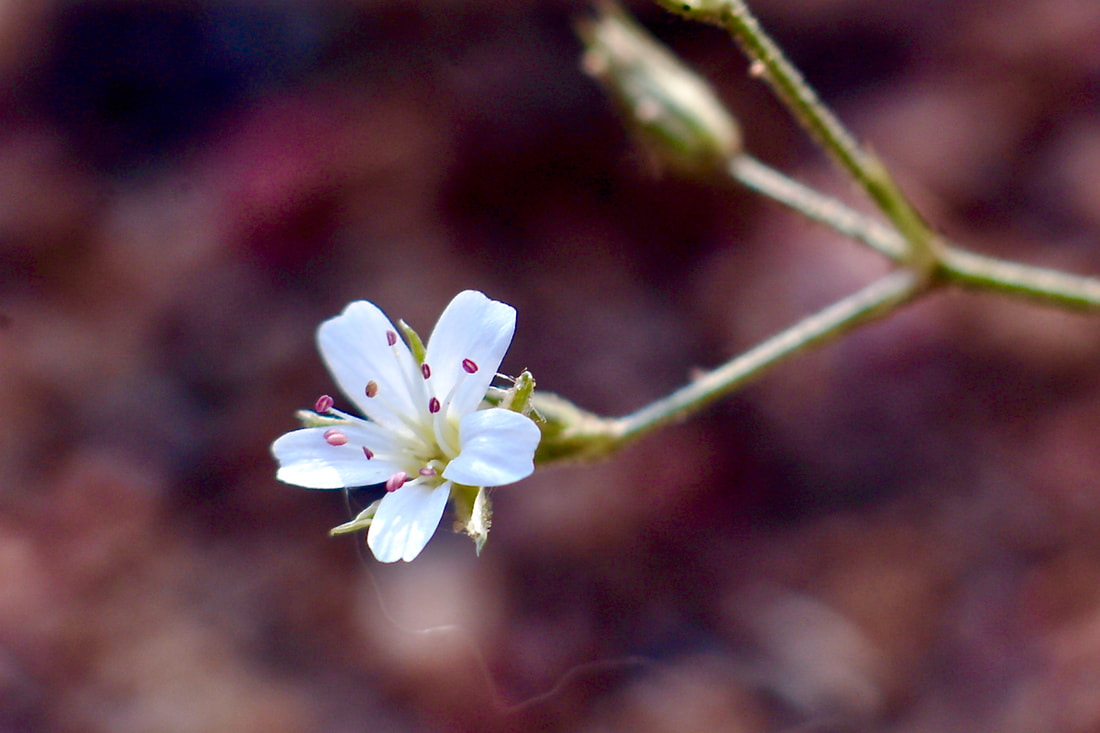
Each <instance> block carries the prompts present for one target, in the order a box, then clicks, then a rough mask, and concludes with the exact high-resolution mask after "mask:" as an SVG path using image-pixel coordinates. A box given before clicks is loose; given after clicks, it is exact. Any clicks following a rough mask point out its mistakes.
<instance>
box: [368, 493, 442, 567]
mask: <svg viewBox="0 0 1100 733" xmlns="http://www.w3.org/2000/svg"><path fill="white" fill-rule="evenodd" d="M450 493H451V484H450V482H449V481H444V482H443V483H442V484H441V485H440V486H439V487H437V488H434V489H433V488H431V487H427V486H422V485H420V484H416V483H411V484H405V485H404V486H402V487H401V488H400V489H398V490H397V491H391V492H390V493H388V494H386V495H385V496H384V497H382V503H381V504H380V505H379V506H378V512H377V513H376V514H375V515H374V520H373V521H372V522H371V525H370V530H369V531H368V532H367V546H368V547H370V549H371V552H373V553H374V556H375V557H376V558H378V559H379V560H380V561H381V562H396V561H397V560H404V561H405V562H408V561H409V560H412V559H413V558H415V557H416V556H417V555H419V554H420V551H421V550H423V549H424V545H426V544H428V540H429V539H431V537H432V534H433V533H434V532H435V528H436V527H438V526H439V520H440V519H441V518H442V517H443V510H444V509H445V508H446V506H447V497H448V496H450Z"/></svg>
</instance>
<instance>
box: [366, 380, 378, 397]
mask: <svg viewBox="0 0 1100 733" xmlns="http://www.w3.org/2000/svg"><path fill="white" fill-rule="evenodd" d="M366 392H367V397H374V396H375V395H377V394H378V382H376V381H374V380H373V379H372V380H370V381H369V382H367V389H366Z"/></svg>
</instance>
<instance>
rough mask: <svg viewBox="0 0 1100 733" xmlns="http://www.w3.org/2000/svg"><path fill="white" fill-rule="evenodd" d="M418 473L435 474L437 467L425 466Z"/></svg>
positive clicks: (422, 474)
mask: <svg viewBox="0 0 1100 733" xmlns="http://www.w3.org/2000/svg"><path fill="white" fill-rule="evenodd" d="M417 473H419V474H420V475H421V476H434V475H435V469H434V468H432V467H431V466H425V467H424V468H422V469H420V470H419V471H417Z"/></svg>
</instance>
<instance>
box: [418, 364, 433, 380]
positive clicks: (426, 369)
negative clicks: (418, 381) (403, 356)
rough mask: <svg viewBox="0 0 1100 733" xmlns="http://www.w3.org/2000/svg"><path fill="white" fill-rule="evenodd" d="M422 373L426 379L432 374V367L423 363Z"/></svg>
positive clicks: (421, 366)
mask: <svg viewBox="0 0 1100 733" xmlns="http://www.w3.org/2000/svg"><path fill="white" fill-rule="evenodd" d="M420 373H421V374H423V375H424V379H427V378H428V377H430V376H432V368H431V367H430V366H428V365H427V364H421V365H420Z"/></svg>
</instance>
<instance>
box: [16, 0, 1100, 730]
mask: <svg viewBox="0 0 1100 733" xmlns="http://www.w3.org/2000/svg"><path fill="white" fill-rule="evenodd" d="M632 7H633V9H634V10H636V11H637V12H638V13H639V14H640V16H641V18H642V20H643V21H644V22H645V23H646V24H647V25H649V27H651V28H652V29H653V30H654V31H655V32H657V33H658V35H660V36H661V37H663V38H664V39H665V40H667V41H668V42H670V43H671V44H672V45H673V46H674V47H675V48H676V49H677V50H679V51H680V52H681V53H682V54H683V55H684V56H686V57H687V58H689V59H691V61H692V62H693V63H694V64H696V65H697V67H698V68H700V69H702V70H703V71H704V72H705V73H706V74H707V75H708V76H709V78H711V79H712V80H714V82H715V84H716V86H717V88H718V89H719V92H720V94H721V96H722V97H723V98H724V99H725V100H727V101H728V102H729V103H730V104H732V105H733V107H734V108H735V109H736V110H737V112H738V114H739V116H740V119H741V121H742V123H743V125H744V129H745V136H746V138H747V141H748V145H749V148H750V149H751V150H752V151H753V152H754V153H755V154H756V155H758V156H759V157H761V158H763V159H764V160H766V161H768V162H770V163H772V164H774V165H776V166H778V167H780V168H782V169H784V170H787V171H789V172H791V173H792V174H794V175H796V176H797V177H799V178H801V179H802V180H805V181H808V182H811V183H813V184H815V185H818V186H820V187H822V188H824V189H825V190H828V191H830V192H832V193H835V194H837V195H840V196H842V197H845V198H846V199H848V200H850V201H853V202H856V203H860V205H862V200H861V198H860V196H859V194H858V192H856V191H855V190H854V189H853V188H852V186H851V185H850V184H849V183H847V182H846V181H845V180H844V179H843V178H841V177H840V176H839V175H838V174H836V173H835V172H834V170H833V169H832V167H831V166H830V164H829V163H828V161H826V160H825V159H824V158H823V156H822V155H821V154H820V153H819V152H817V151H816V150H815V148H814V147H813V146H812V145H811V144H810V143H808V142H807V141H806V139H805V138H804V137H803V136H802V135H801V134H800V132H799V131H798V130H797V129H796V128H795V127H794V125H793V124H792V123H791V121H790V119H789V118H788V117H787V116H786V115H785V114H784V112H783V110H782V109H781V108H780V107H779V106H778V105H777V104H776V103H775V102H774V101H773V100H772V99H771V97H770V96H769V94H768V92H767V91H766V89H765V88H764V87H763V86H762V85H761V84H760V83H759V82H758V81H755V80H752V79H751V78H750V77H749V76H748V75H747V73H746V64H745V62H744V60H743V59H742V58H741V56H740V55H739V54H738V52H736V51H735V50H734V49H733V48H732V46H731V44H730V43H729V42H728V39H727V38H726V37H725V36H724V35H723V34H722V33H721V32H719V31H718V30H716V29H712V28H706V27H702V26H696V25H694V24H691V23H687V22H685V21H682V20H678V19H674V18H672V17H670V16H667V15H666V14H664V13H663V12H662V11H660V10H659V9H657V8H655V7H651V6H649V5H646V4H637V3H636V4H634V5H633V6H632ZM755 7H756V9H757V10H758V12H759V13H760V15H761V17H762V20H763V22H764V23H765V24H766V25H767V26H768V27H769V28H771V29H772V30H773V31H774V33H775V35H776V36H777V38H778V39H779V41H780V42H781V43H782V44H784V45H785V46H786V48H787V49H788V50H789V51H790V53H791V55H792V56H793V57H794V59H795V60H796V61H797V62H798V63H799V64H800V65H801V66H802V67H803V69H804V70H805V72H806V74H807V76H808V77H809V79H810V80H811V81H812V82H813V83H815V84H816V85H817V86H818V88H819V90H820V91H821V92H822V94H823V96H824V97H825V98H826V99H828V100H829V101H830V102H831V103H832V105H833V106H834V107H835V109H836V110H837V111H838V112H839V114H840V115H841V117H842V118H844V119H845V120H846V121H847V122H849V123H850V124H851V126H852V127H853V129H854V130H855V131H856V132H857V133H858V134H859V135H860V136H861V137H862V138H864V139H867V140H869V141H870V142H871V144H872V145H873V146H874V148H875V149H876V150H877V151H879V152H880V153H881V155H882V156H883V158H884V159H885V160H886V161H887V162H888V163H889V165H890V166H891V168H892V170H893V171H894V172H895V173H896V174H897V176H898V177H899V179H900V180H901V181H902V182H903V185H904V187H905V188H906V190H907V191H908V192H909V193H910V194H911V195H912V196H913V198H914V200H916V201H917V202H918V203H919V206H920V208H921V209H922V211H924V212H925V213H926V215H927V217H928V218H929V220H930V221H931V222H933V223H934V225H935V226H936V227H937V228H939V229H940V230H942V231H944V232H945V233H947V234H949V235H950V236H952V237H955V238H957V239H959V240H961V241H963V242H966V243H967V244H968V245H969V246H972V247H973V248H975V249H978V250H981V251H985V252H990V253H995V254H998V255H1001V256H1005V257H1009V258H1015V259H1019V260H1022V261H1028V262H1034V263H1040V264H1045V265H1050V266H1054V267H1059V268H1064V269H1066V270H1071V271H1075V272H1081V273H1092V274H1100V248H1098V244H1100V43H1097V39H1098V38H1100V4H1097V3H1096V2H1094V0H1023V1H1022V2H1021V1H1018V0H1017V1H1012V2H1009V1H1008V0H1001V1H993V0H988V1H984V2H981V1H977V0H968V1H965V2H942V1H938V0H937V1H934V2H924V3H911V2H895V1H893V0H891V1H889V2H883V1H880V0H875V1H871V0H866V1H863V2H861V1H859V0H815V1H814V2H808V1H807V0H761V1H760V2H757V3H755ZM586 10H587V9H586V6H585V5H584V4H583V3H580V2H564V1H559V2H531V1H528V2H479V1H478V2H475V1H471V2H447V1H446V0H437V1H435V2H380V1H374V2H366V1H362V0H360V1H355V0H344V1H343V2H338V1H336V0H332V1H330V2H320V1H317V2H289V1H287V2H278V1H276V0H268V1H267V2H240V3H233V2H218V3H215V2H211V3H202V4H200V3H186V2H148V3H137V2H134V3H124V2H102V3H92V2H60V0H55V1H52V2H50V1H47V2H42V1H41V0H12V1H10V2H5V3H2V4H0V89H2V102H0V411H2V414H3V420H2V423H0V425H2V427H0V730H4V731H21V732H24V731H25V732H31V733H33V732H36V731H88V732H93V733H94V732H98V731H103V732H108V731H109V732H111V733H130V732H137V731H183V732H187V731H195V732H196V733H198V732H205V731H242V732H246V733H247V732H250V731H256V732H257V733H259V732H261V731H262V732H263V733H280V732H284V731H285V732H294V731H361V730H370V731H386V732H389V731H395V732H400V731H465V730H470V731H473V730H477V731H508V730H546V731H592V732H597V731H627V730H629V731H643V732H644V731H675V732H676V733H687V732H689V731H707V732H709V731H718V730H720V731H746V732H748V731H786V730H798V731H889V732H897V733H903V732H904V733H918V732H921V733H923V732H925V731H928V732H932V731H937V732H938V731H956V732H957V731H992V730H996V731H999V732H1001V733H1014V732H1018V733H1027V732H1031V731H1047V732H1061V731H1067V732H1068V731H1094V730H1098V729H1100V317H1086V316H1081V315H1072V314H1063V313H1060V312H1055V311H1052V310H1049V309H1043V308H1039V307H1034V306H1032V305H1028V304H1021V303H1019V302H1010V301H1008V300H1005V299H1002V298H999V297H995V296H989V295H977V294H966V293H954V292H953V293H944V294H940V295H936V296H934V297H931V298H929V299H927V300H926V301H922V302H921V303H919V304H917V305H915V306H913V307H910V308H908V309H907V310H905V311H904V312H903V313H900V314H898V315H897V316H896V317H893V318H891V319H889V320H888V321H886V322H883V323H880V324H876V325H874V326H871V327H869V328H866V329H865V330H862V331H860V332H859V333H857V334H855V335H853V336H850V337H848V338H845V339H843V340H842V341H840V342H838V343H836V344H834V345H833V346H830V347H828V348H826V349H824V350H821V351H819V352H816V353H814V354H812V355H809V356H806V357H803V358H799V359H797V360H795V361H794V362H792V363H790V364H788V365H785V366H784V367H783V368H781V369H779V370H778V371H776V372H775V373H773V374H772V375H770V376H768V377H767V378H766V379H764V380H762V381H760V382H759V383H757V384H756V385H754V386H752V387H751V388H748V389H746V390H744V391H742V392H741V393H739V394H738V395H736V396H735V397H733V398H731V399H729V400H726V401H724V402H723V403H721V404H720V405H719V406H717V407H715V408H713V409H711V410H710V411H708V412H707V413H706V414H705V415H704V416H702V417H700V418H698V419H694V420H691V421H689V422H686V423H684V424H682V425H680V426H677V427H674V428H671V429H668V430H666V431H663V432H661V433H660V434H657V435H654V436H652V437H650V438H648V439H646V440H644V441H642V442H641V443H639V444H638V445H636V446H634V447H633V448H631V449H630V450H628V451H626V452H624V453H623V454H621V455H619V456H618V457H616V458H615V459H613V460H610V461H607V462H606V463H602V464H597V465H593V466H579V467H567V468H560V469H548V470H545V471H539V472H538V473H537V474H536V475H535V476H533V477H531V478H530V479H528V480H526V481H524V482H522V483H520V484H518V485H515V486H511V487H507V488H502V489H500V490H498V491H497V492H496V493H495V507H496V514H495V522H494V526H493V533H492V537H491V538H490V541H489V543H488V544H487V545H486V548H485V551H484V552H483V554H482V557H481V558H480V559H477V558H475V557H474V553H473V546H472V544H471V543H470V542H469V540H467V539H465V538H464V537H460V536H456V535H452V534H451V533H450V532H449V531H447V530H446V528H444V530H443V531H441V532H440V534H439V535H438V536H437V537H436V538H435V539H434V540H433V541H432V542H431V543H430V544H429V545H428V548H427V549H426V550H425V552H424V553H423V555H422V556H421V557H420V558H419V559H417V560H416V562H414V563H412V564H408V565H406V564H399V565H395V566H382V565H379V564H377V563H375V562H373V561H371V560H367V561H364V560H362V559H361V558H360V557H359V555H358V554H357V551H356V547H355V543H354V542H353V541H352V540H350V539H346V538H345V539H341V540H333V539H329V538H328V537H327V535H326V532H327V530H328V528H330V527H331V526H334V525H335V524H337V523H339V522H341V521H344V520H345V519H347V512H348V510H347V508H346V507H345V506H344V503H343V500H342V498H341V496H340V495H339V494H338V493H336V492H331V493H327V492H310V491H306V490H303V489H298V488H294V487H289V486H285V485H282V484H279V483H277V482H276V481H275V479H274V465H273V461H272V459H271V457H270V455H269V452H268V451H269V449H268V446H269V444H270V443H271V441H272V440H273V439H274V438H275V437H277V436H278V435H279V434H281V433H283V432H285V431H287V430H289V429H292V428H293V427H295V423H294V421H293V419H292V413H293V411H294V410H295V409H297V408H300V407H306V406H308V405H311V404H312V402H313V400H314V399H315V397H316V396H317V395H318V394H321V393H323V392H330V391H332V390H333V385H332V381H331V379H330V378H329V376H328V375H327V374H326V373H325V371H324V368H323V367H322V365H321V363H320V360H319V358H318V356H317V354H316V351H315V348H314V345H313V332H314V329H315V327H316V325H317V324H318V323H319V322H320V321H321V320H322V319H324V318H326V317H329V316H331V315H334V314H335V313H337V312H339V311H340V309H342V307H343V306H344V305H345V304H346V303H347V302H348V301H350V300H353V299H358V298H366V299H370V300H372V301H374V302H375V303H377V304H379V305H380V306H381V307H382V308H383V309H384V310H386V311H387V313H389V314H390V315H391V316H393V317H403V318H405V319H406V320H407V321H409V322H410V323H412V324H413V325H414V326H416V327H418V328H420V329H421V330H422V332H425V333H426V332H427V331H428V330H430V327H431V325H432V323H433V322H434V319H435V317H436V316H437V314H438V313H439V311H440V310H441V308H442V307H443V306H444V305H445V304H446V302H447V301H448V300H449V299H450V298H451V296H452V295H453V294H454V293H455V292H457V291H458V290H461V289H464V288H470V287H472V288H478V289H482V290H484V291H485V292H486V293H488V294H489V295H491V296H492V297H495V298H497V299H500V300H504V301H506V302H508V303H511V304H513V305H515V306H516V307H517V308H518V311H519V327H518V331H517V335H516V339H515V342H514V343H513V346H512V349H511V351H510V353H509V356H508V358H507V360H506V362H505V365H504V369H505V371H509V372H512V373H515V372H518V371H519V370H521V369H523V368H524V367H528V368H530V369H531V370H532V371H533V372H534V374H535V375H536V377H537V378H538V380H539V385H540V387H541V388H545V389H548V390H553V391H558V392H561V393H563V394H565V395H567V396H568V397H570V398H572V399H573V400H575V401H576V402H578V403H579V404H581V405H582V406H585V407H588V408H590V409H594V410H597V411H600V412H604V413H609V414H622V413H625V412H627V411H629V410H632V409H634V408H637V407H639V406H641V405H643V404H644V403H645V402H646V401H648V400H650V399H653V398H655V397H657V396H659V395H661V394H663V393H666V392H668V391H670V390H671V389H673V388H675V387H676V386H678V385H679V384H681V383H682V382H684V381H685V380H686V379H688V378H690V376H691V374H692V372H693V370H695V369H697V368H705V367H708V366H713V365H715V364H717V363H719V362H721V361H722V360H723V359H725V358H727V357H728V356H730V355H732V354H733V353H736V352H737V351H738V350H741V349H744V348H746V347H748V346H750V345H752V344H753V343H755V342H756V341H757V340H759V339H760V338H763V337H765V336H767V335H769V334H771V333H773V332H775V331H777V330H778V329H780V328H782V327H783V326H785V325H787V324H789V323H792V322H793V321H795V320H796V319H797V318H799V317H800V316H802V315H805V314H808V313H809V312H811V311H812V310H814V309H815V308H818V307H821V306H823V305H825V304H827V303H828V302H830V301H832V300H834V299H836V298H839V297H841V296H842V295H844V294H846V293H848V292H850V291H852V290H853V289H855V288H857V287H858V286H859V285H860V284H861V283H864V282H867V281H869V280H870V279H871V278H873V277H875V276H876V275H877V274H879V273H881V272H882V271H884V265H883V263H882V262H881V261H880V260H879V259H878V258H876V257H875V256H874V255H871V254H867V253H865V252H863V251H862V250H859V249H857V248H856V247H855V246H854V245H852V244H850V243H847V242H844V241H842V240H839V239H838V238H836V237H835V236H833V235H831V234H829V233H828V232H827V231H825V230H823V229H822V228H820V227H817V226H814V225H810V224H807V223H805V222H803V221H801V220H800V219H798V218H796V217H794V216H792V215H790V214H788V213H787V212H785V211H784V210H782V209H781V208H780V207H778V206H777V205H775V204H772V203H769V202H767V201H764V200H761V199H758V198H756V197H754V196H751V195H749V194H747V193H745V192H742V191H739V190H736V189H732V188H725V189H724V188H722V187H721V186H714V185H710V184H704V183H693V182H686V181H683V180H678V179H676V178H674V177H672V176H668V175H665V176H661V175H655V173H654V171H653V168H652V166H651V165H650V164H649V163H648V162H647V160H646V157H645V155H644V154H641V153H639V152H638V151H637V150H636V149H634V148H633V147H632V146H631V144H630V142H629V141H628V140H627V139H626V138H625V136H624V133H623V131H622V128H621V126H620V124H619V121H618V120H617V119H616V118H615V117H614V115H613V114H612V112H611V108H610V105H609V104H608V103H607V102H606V100H605V99H604V98H603V96H602V95H601V93H600V91H599V90H598V89H597V87H596V86H595V85H594V84H593V83H592V82H591V81H589V80H588V79H586V78H585V77H584V76H583V75H582V74H581V72H580V71H579V63H578V56H579V50H580V49H579V46H578V43H577V41H576V40H575V39H574V36H573V33H572V28H571V24H572V21H573V20H574V19H575V18H576V16H577V15H578V14H581V13H584V12H586ZM445 525H446V520H445ZM376 587H377V592H376ZM383 604H384V606H383ZM446 624H453V625H457V626H458V627H459V628H460V631H458V632H453V631H450V632H449V631H436V632H431V633H415V632H413V631H411V630H414V629H424V628H427V627H432V626H436V625H446ZM601 660H602V661H604V662H607V663H606V664H598V665H595V666H587V667H580V668H578V667H577V665H585V664H586V663H589V662H593V661H601ZM615 660H619V661H618V662H616V661H615ZM571 670H572V671H571ZM559 683H560V684H559ZM555 685H558V686H557V687H556V688H555ZM551 688H554V690H553V692H552V693H551V694H549V695H546V696H545V697H538V698H536V697H535V696H538V695H540V694H541V693H544V692H546V691H547V690H550V689H551ZM532 698H534V699H532ZM524 701H527V702H528V704H526V705H525V706H523V707H520V708H511V709H509V708H506V706H510V705H515V704H519V703H522V702H524Z"/></svg>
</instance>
